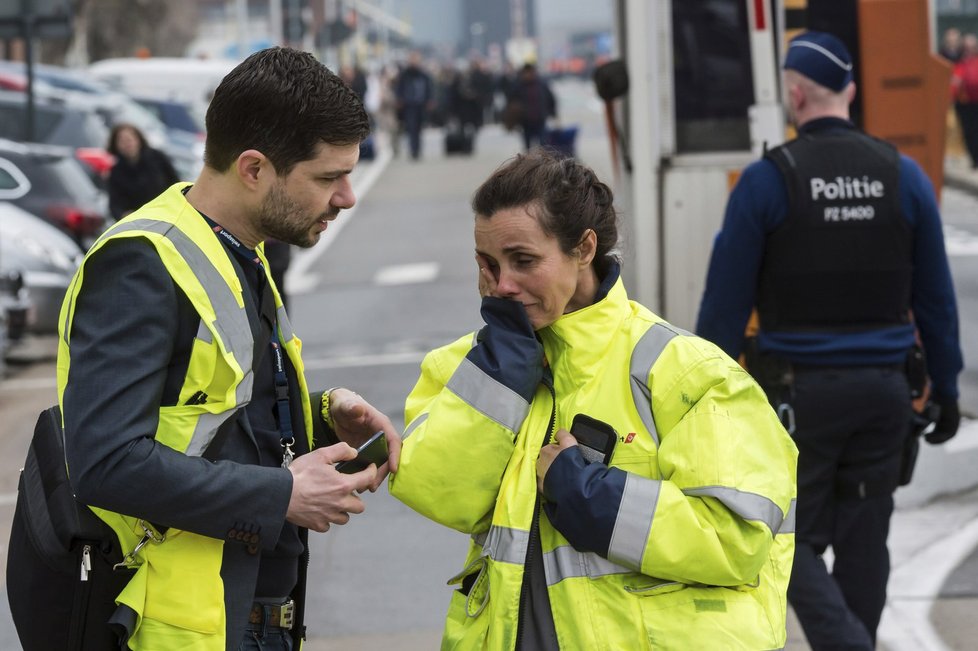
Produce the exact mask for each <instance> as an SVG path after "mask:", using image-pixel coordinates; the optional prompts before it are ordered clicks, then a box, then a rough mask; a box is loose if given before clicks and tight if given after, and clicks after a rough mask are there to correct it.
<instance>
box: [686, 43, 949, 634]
mask: <svg viewBox="0 0 978 651" xmlns="http://www.w3.org/2000/svg"><path fill="white" fill-rule="evenodd" d="M784 68H785V74H784V79H785V87H786V90H787V97H788V105H789V110H790V117H791V119H792V121H793V122H794V124H795V125H796V126H797V127H798V137H797V138H796V139H795V140H792V141H791V142H788V143H787V144H785V145H783V146H781V147H778V148H776V149H774V150H773V151H770V152H768V153H767V154H766V155H765V157H764V158H763V159H762V160H760V161H757V162H755V163H753V164H752V165H750V166H749V167H747V168H746V169H745V170H744V173H743V175H742V176H741V177H740V180H739V181H738V183H737V185H736V187H735V188H734V190H733V192H732V193H731V195H730V199H729V202H728V204H727V208H726V214H725V216H724V222H723V226H722V229H721V231H720V233H719V234H718V235H717V238H716V241H715V244H714V249H713V255H712V258H711V261H710V268H709V272H708V275H707V281H706V290H705V292H704V295H703V300H702V304H701V306H700V313H699V319H698V322H697V326H696V329H697V334H699V335H701V336H703V337H705V338H707V339H710V340H713V341H714V342H716V343H717V344H719V345H720V346H721V347H722V348H723V349H724V350H725V351H726V352H727V353H728V354H730V355H731V356H733V357H737V356H739V355H740V354H742V353H748V352H752V353H753V354H750V355H747V357H748V361H747V364H748V367H749V369H750V370H751V372H752V374H754V376H755V377H756V378H758V380H759V381H760V382H761V384H762V386H764V388H765V390H766V391H767V392H768V397H769V398H770V399H771V401H772V403H773V404H774V405H775V406H776V407H779V408H780V409H779V411H780V412H781V414H782V415H783V421H784V423H785V425H786V427H788V428H789V430H792V431H793V438H794V440H795V443H796V444H797V446H798V449H799V461H798V511H797V518H798V520H797V547H796V552H795V561H794V566H793V570H792V575H791V582H790V585H789V589H788V597H789V600H790V601H791V604H792V606H793V607H794V610H795V612H796V614H797V615H798V618H799V620H800V621H801V624H802V627H803V628H804V630H805V635H806V636H807V637H808V641H809V643H810V644H811V646H812V648H813V649H816V650H818V649H828V648H832V649H839V648H845V649H872V648H873V645H874V642H875V638H876V629H877V626H878V624H879V619H880V615H881V613H882V610H883V606H884V604H885V601H886V583H887V579H888V576H889V570H890V562H889V555H888V551H887V547H886V539H887V533H888V531H889V521H890V515H891V514H892V511H893V492H894V490H895V489H896V487H897V484H898V476H899V472H900V459H901V449H902V446H903V443H904V441H905V440H906V437H907V436H908V433H909V431H910V422H911V417H912V407H911V397H910V389H909V385H908V380H907V376H906V374H905V366H906V360H907V358H908V351H910V350H911V348H912V347H913V345H914V340H915V334H914V333H915V328H916V330H917V331H918V332H919V336H920V340H921V341H922V343H923V346H924V349H925V350H926V353H927V371H928V373H929V375H930V378H931V381H932V397H933V400H934V401H935V402H936V403H937V404H938V405H939V406H940V408H941V412H940V418H939V419H938V422H937V425H936V428H935V430H934V431H933V432H932V433H930V434H928V435H927V440H928V441H929V442H930V443H934V444H936V443H943V442H944V441H947V440H948V439H950V438H951V437H952V436H954V434H955V433H956V431H957V428H958V421H959V418H960V417H959V412H958V402H957V399H958V388H957V376H958V373H959V372H960V371H961V368H962V358H961V350H960V345H959V341H958V319H957V307H956V304H955V298H954V290H953V287H952V284H951V274H950V270H949V267H948V261H947V255H946V253H945V250H944V240H943V236H942V232H941V221H940V215H939V213H938V209H937V203H936V199H935V196H934V191H933V188H932V186H931V184H930V183H929V181H928V180H927V177H926V176H925V175H924V174H923V172H922V170H921V169H920V167H919V166H918V165H917V164H916V163H914V162H913V161H912V160H911V159H909V158H907V157H906V156H903V155H901V154H899V153H898V152H897V151H896V150H895V149H894V148H893V147H892V146H891V145H889V144H887V143H885V142H882V141H880V140H877V139H875V138H872V137H870V136H868V135H866V134H864V133H862V132H861V131H859V130H858V129H857V128H856V127H855V126H854V125H853V124H852V122H850V121H849V104H850V103H851V101H852V99H853V97H854V95H855V84H854V83H853V81H852V77H853V71H852V60H851V58H850V56H849V53H848V52H847V51H846V48H845V46H844V45H843V44H842V43H841V41H839V40H838V39H837V38H835V37H834V36H832V35H830V34H826V33H819V32H807V33H804V34H801V35H799V36H798V37H796V38H795V39H793V40H792V41H791V42H790V44H789V47H788V51H787V55H786V59H785V63H784ZM755 306H756V308H757V312H758V316H759V332H758V334H757V336H756V338H754V339H751V340H748V339H747V338H745V336H744V331H745V326H746V325H747V322H748V318H749V316H750V313H751V310H752V308H753V307H755ZM749 343H751V345H750V346H749V345H748V344H749ZM748 348H750V349H751V350H748ZM829 546H831V547H832V549H833V552H834V556H835V562H834V565H833V568H832V572H831V574H830V573H829V572H828V570H827V569H826V566H825V563H824V562H823V560H822V554H823V552H824V551H825V549H826V548H827V547H829Z"/></svg>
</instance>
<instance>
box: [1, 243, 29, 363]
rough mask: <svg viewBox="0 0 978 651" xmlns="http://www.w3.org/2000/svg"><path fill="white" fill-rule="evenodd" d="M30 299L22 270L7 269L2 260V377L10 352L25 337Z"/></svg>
mask: <svg viewBox="0 0 978 651" xmlns="http://www.w3.org/2000/svg"><path fill="white" fill-rule="evenodd" d="M29 315H30V301H29V299H28V294H27V289H26V288H25V287H24V277H23V275H22V274H21V273H20V271H16V270H7V269H5V267H4V265H3V261H2V260H0V378H3V377H4V376H6V371H7V369H6V359H7V355H8V353H10V351H11V350H12V349H13V348H14V347H15V346H16V345H17V344H18V343H20V341H21V340H22V339H23V337H24V334H25V332H26V331H27V319H28V316H29Z"/></svg>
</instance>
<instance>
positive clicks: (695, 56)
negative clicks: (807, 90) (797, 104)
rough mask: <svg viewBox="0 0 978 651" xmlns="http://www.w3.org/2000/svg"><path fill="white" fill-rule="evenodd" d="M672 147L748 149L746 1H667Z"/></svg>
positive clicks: (750, 99) (750, 91)
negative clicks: (673, 120)
mask: <svg viewBox="0 0 978 651" xmlns="http://www.w3.org/2000/svg"><path fill="white" fill-rule="evenodd" d="M672 30H673V31H672V37H673V76H674V80H675V110H676V149H677V151H678V152H680V153H693V152H711V151H737V150H749V149H750V128H749V125H748V121H747V108H748V107H749V106H750V105H751V104H753V103H754V80H753V75H752V73H751V58H750V40H749V34H748V25H747V3H745V2H744V1H743V0H698V1H697V2H689V1H688V0H672Z"/></svg>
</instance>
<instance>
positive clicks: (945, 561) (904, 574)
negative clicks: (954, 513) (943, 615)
mask: <svg viewBox="0 0 978 651" xmlns="http://www.w3.org/2000/svg"><path fill="white" fill-rule="evenodd" d="M960 524H961V525H962V526H960V527H959V528H958V529H957V530H951V531H948V533H947V536H944V537H940V538H938V539H937V542H935V544H933V545H930V546H928V547H925V548H924V549H922V550H921V551H920V552H918V553H916V554H914V555H913V556H912V557H911V558H909V559H907V560H906V561H905V562H903V563H901V564H900V565H899V566H898V567H894V568H893V571H892V573H891V574H890V582H889V586H888V588H887V592H888V596H887V600H886V609H885V610H884V612H883V619H882V621H881V622H880V630H879V639H880V642H882V645H883V646H884V647H885V648H886V649H887V650H888V651H920V650H921V649H923V650H924V651H947V650H948V646H947V645H946V644H945V643H944V641H943V640H942V639H941V636H940V635H938V633H937V631H935V630H934V626H933V624H932V623H931V620H930V611H931V607H932V606H933V605H934V599H935V598H936V597H937V595H938V593H939V592H940V589H941V586H942V585H944V581H945V580H946V579H947V577H948V575H949V574H950V573H951V572H952V571H954V568H956V567H957V566H958V565H959V564H960V563H961V561H963V560H964V559H965V558H966V557H967V556H968V554H970V553H971V552H972V550H974V549H975V544H976V543H978V518H973V519H972V520H971V521H970V522H967V523H964V522H962V523H960Z"/></svg>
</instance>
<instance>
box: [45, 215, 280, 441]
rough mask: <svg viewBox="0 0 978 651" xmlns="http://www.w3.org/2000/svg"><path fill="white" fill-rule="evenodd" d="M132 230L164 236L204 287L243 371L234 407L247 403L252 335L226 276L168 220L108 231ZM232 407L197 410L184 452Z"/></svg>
mask: <svg viewBox="0 0 978 651" xmlns="http://www.w3.org/2000/svg"><path fill="white" fill-rule="evenodd" d="M132 231H145V232H149V233H156V234H158V235H162V236H163V237H165V238H167V239H168V240H169V241H170V242H171V243H172V244H173V247H174V248H175V249H176V251H177V253H179V254H180V256H181V257H182V258H183V259H184V261H185V262H186V263H187V265H188V267H189V268H190V269H191V270H192V271H193V274H194V276H195V277H196V278H197V280H198V282H200V284H201V286H202V287H203V288H204V292H205V293H206V294H207V299H208V300H209V301H210V303H211V306H212V307H213V308H214V313H215V314H218V315H221V318H220V319H216V320H215V322H214V323H212V324H211V326H212V327H213V328H214V329H215V330H216V331H217V332H218V335H219V336H220V338H221V341H222V342H223V343H224V346H225V347H226V349H227V352H228V353H229V354H230V355H231V356H232V357H233V358H234V359H235V361H236V362H237V363H238V365H239V366H240V367H241V370H242V372H243V374H244V375H243V377H242V379H241V382H239V383H238V385H237V387H235V407H236V408H238V409H240V408H241V407H243V406H244V405H246V404H248V402H250V401H251V392H252V388H253V385H254V380H255V378H254V372H253V370H252V365H253V358H254V336H253V335H252V332H251V325H250V324H249V322H248V313H247V311H246V310H245V308H244V306H242V305H239V304H238V301H237V299H236V298H235V295H234V292H233V290H232V289H231V287H230V286H229V285H228V283H227V280H226V279H225V278H224V277H223V276H222V275H221V273H220V272H219V271H218V270H217V269H216V268H215V267H214V264H213V263H212V262H211V261H210V259H208V257H207V256H206V255H205V254H204V252H203V251H201V249H200V247H199V246H197V244H196V243H195V242H194V241H193V240H192V239H190V238H189V237H187V235H186V234H184V233H183V232H182V231H180V229H178V228H176V227H175V226H174V225H173V224H171V223H170V222H165V221H159V220H155V219H135V220H133V221H129V222H122V223H120V224H118V225H117V226H115V227H114V228H113V229H112V231H111V232H110V235H114V234H117V233H125V232H132ZM286 321H287V320H286ZM285 327H287V328H288V330H289V333H290V338H291V336H292V331H291V325H290V324H288V325H287V326H284V327H283V329H284V328H285ZM201 331H207V334H206V339H204V338H202V339H203V340H204V341H211V340H212V339H213V337H212V336H211V333H210V329H209V328H207V327H206V324H204V323H203V322H201V327H200V328H198V334H200V333H201ZM64 336H65V342H67V341H68V324H67V323H66V324H65V334H64ZM235 411H236V409H229V410H226V411H224V412H221V413H218V414H210V413H203V414H201V415H200V416H199V417H198V420H197V424H196V426H195V427H194V432H193V435H192V437H191V439H190V442H189V444H188V445H187V449H186V450H185V451H184V453H185V454H186V455H188V456H200V455H202V454H203V453H204V451H205V450H206V449H207V446H208V445H210V443H211V441H212V440H213V439H214V436H215V435H216V434H217V430H218V428H219V427H220V426H221V425H222V424H223V423H224V421H226V420H227V419H228V418H230V417H231V416H232V415H233V414H234V413H235Z"/></svg>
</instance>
